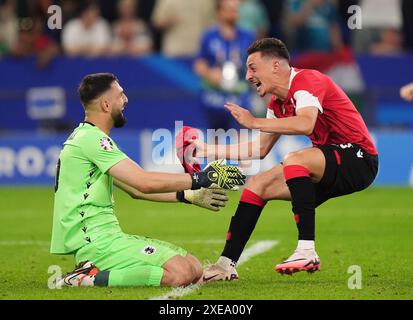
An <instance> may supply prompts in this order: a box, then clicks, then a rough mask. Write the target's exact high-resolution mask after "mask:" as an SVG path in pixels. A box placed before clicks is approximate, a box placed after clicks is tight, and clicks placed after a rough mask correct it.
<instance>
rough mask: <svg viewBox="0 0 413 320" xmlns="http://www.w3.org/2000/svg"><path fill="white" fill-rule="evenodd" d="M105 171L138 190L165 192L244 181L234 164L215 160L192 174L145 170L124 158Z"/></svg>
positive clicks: (243, 176)
mask: <svg viewBox="0 0 413 320" xmlns="http://www.w3.org/2000/svg"><path fill="white" fill-rule="evenodd" d="M109 174H110V175H111V176H112V177H114V178H115V179H117V180H118V181H120V182H123V183H125V184H126V185H128V186H131V187H133V188H136V189H137V190H139V191H140V192H143V193H146V194H150V193H167V192H174V191H182V190H188V189H192V190H197V189H201V188H202V187H204V188H209V187H210V186H211V185H212V184H216V185H217V186H218V187H221V188H224V189H234V188H235V187H236V186H239V185H243V184H245V178H246V177H245V175H243V174H242V173H241V172H240V171H239V169H238V168H237V167H234V166H226V165H224V164H222V163H220V162H218V161H215V162H212V163H210V164H209V165H208V166H207V167H206V168H205V169H204V171H201V172H196V173H192V174H176V173H166V172H147V171H145V170H143V169H142V168H141V167H140V166H139V165H138V164H137V163H136V162H134V161H132V160H131V159H129V158H127V159H124V160H122V161H120V162H118V163H117V164H115V165H114V166H113V167H112V168H110V169H109Z"/></svg>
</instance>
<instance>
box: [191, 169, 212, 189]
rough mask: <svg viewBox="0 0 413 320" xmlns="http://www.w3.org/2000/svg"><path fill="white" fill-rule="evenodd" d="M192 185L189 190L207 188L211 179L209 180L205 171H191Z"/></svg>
mask: <svg viewBox="0 0 413 320" xmlns="http://www.w3.org/2000/svg"><path fill="white" fill-rule="evenodd" d="M191 178H192V187H191V190H198V189H201V188H208V187H209V186H210V185H211V184H212V181H210V180H209V179H208V177H207V175H206V173H205V172H195V173H191Z"/></svg>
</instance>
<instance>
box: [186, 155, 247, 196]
mask: <svg viewBox="0 0 413 320" xmlns="http://www.w3.org/2000/svg"><path fill="white" fill-rule="evenodd" d="M224 163H225V160H216V161H213V162H211V163H209V164H208V166H207V167H206V168H205V169H204V170H203V171H201V172H195V173H191V177H192V188H191V189H192V190H197V189H200V188H202V187H204V188H209V187H211V186H212V185H217V186H218V187H219V188H223V189H227V190H237V189H238V186H242V185H244V184H245V179H246V176H245V175H244V174H243V173H242V172H241V171H240V169H239V168H238V167H235V166H227V165H225V164H224Z"/></svg>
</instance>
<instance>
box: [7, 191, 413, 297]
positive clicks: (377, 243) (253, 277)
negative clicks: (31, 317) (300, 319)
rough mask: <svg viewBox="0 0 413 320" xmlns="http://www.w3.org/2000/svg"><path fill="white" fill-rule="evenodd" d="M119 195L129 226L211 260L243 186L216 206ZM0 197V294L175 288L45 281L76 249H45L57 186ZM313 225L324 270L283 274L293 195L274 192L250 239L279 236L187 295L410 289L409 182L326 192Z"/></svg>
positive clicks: (370, 293) (290, 242)
mask: <svg viewBox="0 0 413 320" xmlns="http://www.w3.org/2000/svg"><path fill="white" fill-rule="evenodd" d="M115 198H116V211H117V215H118V218H119V221H120V224H121V225H122V227H123V229H124V231H125V232H127V233H131V234H139V235H146V236H150V237H153V238H159V239H162V240H167V241H170V242H173V243H175V244H178V245H180V246H182V247H184V248H185V249H187V250H189V251H191V252H192V253H194V254H195V255H196V256H198V257H199V258H200V260H201V261H203V262H205V261H206V260H207V259H208V260H210V261H214V260H215V259H216V258H217V257H218V256H219V254H220V253H221V250H222V248H223V244H224V238H225V233H226V230H227V227H228V224H229V220H230V217H231V215H232V214H233V212H234V211H235V208H236V205H237V201H238V199H239V195H238V194H237V193H233V194H232V195H231V201H230V203H229V204H228V206H227V208H225V209H224V210H223V211H222V212H221V213H219V214H216V213H210V212H208V211H205V210H202V209H199V208H196V207H194V206H189V205H184V204H160V203H149V202H142V201H136V200H132V199H130V198H129V197H128V196H126V195H124V194H122V193H121V192H120V191H116V193H115ZM0 199H1V202H0V212H1V213H0V252H1V256H2V268H1V269H0V299H148V298H151V297H154V296H159V295H162V294H165V293H167V292H168V291H169V290H170V289H168V288H88V289H84V288H82V289H72V288H64V289H62V290H50V289H48V287H47V282H48V278H49V276H51V274H48V267H49V266H50V265H59V266H61V267H62V269H63V271H64V272H67V271H70V270H72V269H73V266H74V261H73V258H72V257H71V256H52V255H50V254H49V247H48V242H49V241H50V232H51V223H52V206H53V203H52V201H53V190H52V189H51V188H1V189H0ZM316 228H317V232H316V234H317V251H318V254H319V255H320V257H321V261H322V270H321V271H320V272H317V273H315V274H313V275H309V274H307V273H299V274H295V275H294V276H292V277H289V276H280V275H278V274H277V273H275V271H274V270H273V266H274V265H275V264H276V263H278V262H280V261H281V260H282V259H283V258H286V257H288V256H289V255H290V254H291V252H292V250H293V249H294V248H295V244H296V227H295V223H294V219H293V217H292V214H291V213H290V203H288V202H280V201H278V202H275V201H274V202H270V203H269V205H267V207H266V209H265V211H264V212H263V214H262V217H261V220H260V221H259V222H258V225H257V227H256V230H255V232H254V234H253V237H252V239H251V241H250V243H249V244H248V245H250V244H251V243H253V242H256V241H259V240H278V241H279V244H278V245H277V246H275V247H273V248H272V249H271V250H270V251H268V252H265V253H263V254H261V255H259V256H256V257H254V258H252V259H251V260H249V261H248V262H247V263H245V264H243V265H242V266H240V267H239V269H238V272H239V275H240V277H241V280H240V281H236V282H221V283H212V284H208V285H205V286H203V287H201V288H200V289H198V290H195V291H193V292H192V293H190V294H189V295H186V296H184V297H182V299H265V300H267V299H413V269H412V268H411V266H412V265H413V241H412V230H413V197H412V190H411V189H407V188H372V189H369V190H366V191H363V192H361V193H358V194H354V195H350V196H346V197H342V198H339V199H334V200H330V201H329V202H327V203H326V204H324V205H322V206H321V207H320V208H319V209H318V211H317V225H316ZM210 240H217V243H215V242H213V241H212V243H211V241H210ZM220 240H221V241H220ZM21 241H29V242H26V243H24V242H21ZM203 241H207V242H206V243H203ZM352 265H358V266H360V267H361V270H362V289H360V290H350V289H349V288H348V279H349V278H350V277H351V276H352V274H349V273H347V271H348V268H349V267H350V266H352Z"/></svg>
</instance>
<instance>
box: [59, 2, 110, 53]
mask: <svg viewBox="0 0 413 320" xmlns="http://www.w3.org/2000/svg"><path fill="white" fill-rule="evenodd" d="M111 40H112V37H111V28H110V25H109V24H108V22H106V21H105V20H104V19H103V18H102V17H101V16H100V11H99V7H98V6H97V4H96V3H95V2H94V1H87V2H86V3H85V4H84V6H83V7H82V8H81V10H80V17H79V18H76V19H73V20H71V21H69V22H68V23H67V24H66V25H65V27H64V29H63V34H62V44H63V49H64V51H65V53H66V54H67V55H68V56H85V57H97V56H103V55H106V54H108V52H109V46H110V45H111Z"/></svg>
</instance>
